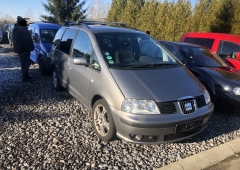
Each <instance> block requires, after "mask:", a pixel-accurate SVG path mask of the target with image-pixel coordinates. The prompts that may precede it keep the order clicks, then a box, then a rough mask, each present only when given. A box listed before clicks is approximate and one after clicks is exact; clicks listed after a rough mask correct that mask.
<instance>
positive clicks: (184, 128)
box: [176, 119, 203, 133]
mask: <svg viewBox="0 0 240 170" xmlns="http://www.w3.org/2000/svg"><path fill="white" fill-rule="evenodd" d="M202 122H203V120H202V119H201V120H196V121H192V122H187V123H183V124H178V125H177V126H176V132H178V133H182V132H188V131H192V130H196V129H199V128H201V127H202Z"/></svg>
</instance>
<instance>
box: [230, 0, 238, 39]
mask: <svg viewBox="0 0 240 170" xmlns="http://www.w3.org/2000/svg"><path fill="white" fill-rule="evenodd" d="M233 6H234V15H233V18H232V24H231V27H232V29H231V33H232V34H238V35H240V0H233Z"/></svg>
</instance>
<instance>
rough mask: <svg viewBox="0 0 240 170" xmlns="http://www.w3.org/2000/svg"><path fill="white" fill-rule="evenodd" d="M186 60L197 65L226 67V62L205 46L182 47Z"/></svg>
mask: <svg viewBox="0 0 240 170" xmlns="http://www.w3.org/2000/svg"><path fill="white" fill-rule="evenodd" d="M182 49H183V51H184V53H185V55H186V58H187V60H188V61H189V63H191V64H192V65H194V66H199V67H222V66H224V67H226V66H227V64H226V63H225V62H224V61H223V60H222V59H221V58H220V57H219V56H218V55H216V54H215V53H213V52H211V51H210V50H208V49H207V48H201V47H182Z"/></svg>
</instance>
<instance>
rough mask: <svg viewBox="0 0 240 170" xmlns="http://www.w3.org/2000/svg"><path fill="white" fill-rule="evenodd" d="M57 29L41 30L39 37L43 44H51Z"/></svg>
mask: <svg viewBox="0 0 240 170" xmlns="http://www.w3.org/2000/svg"><path fill="white" fill-rule="evenodd" d="M57 31H58V30H57V29H42V30H41V31H40V36H41V39H42V42H43V43H52V41H53V39H54V37H55V34H56V33H57Z"/></svg>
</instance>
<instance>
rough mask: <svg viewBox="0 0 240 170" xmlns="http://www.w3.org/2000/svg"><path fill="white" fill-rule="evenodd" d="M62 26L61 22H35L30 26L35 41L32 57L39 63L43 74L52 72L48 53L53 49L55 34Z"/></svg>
mask: <svg viewBox="0 0 240 170" xmlns="http://www.w3.org/2000/svg"><path fill="white" fill-rule="evenodd" d="M60 27H61V25H59V24H53V23H46V22H34V23H30V24H29V26H28V30H29V32H30V34H31V36H32V39H33V43H34V50H33V51H32V52H31V56H30V58H31V60H32V61H33V63H37V64H38V65H39V70H40V73H41V74H43V75H44V74H49V73H50V72H51V69H50V58H49V57H48V53H49V52H50V50H51V47H52V41H53V39H54V37H55V34H56V33H57V31H58V29H59V28H60Z"/></svg>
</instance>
